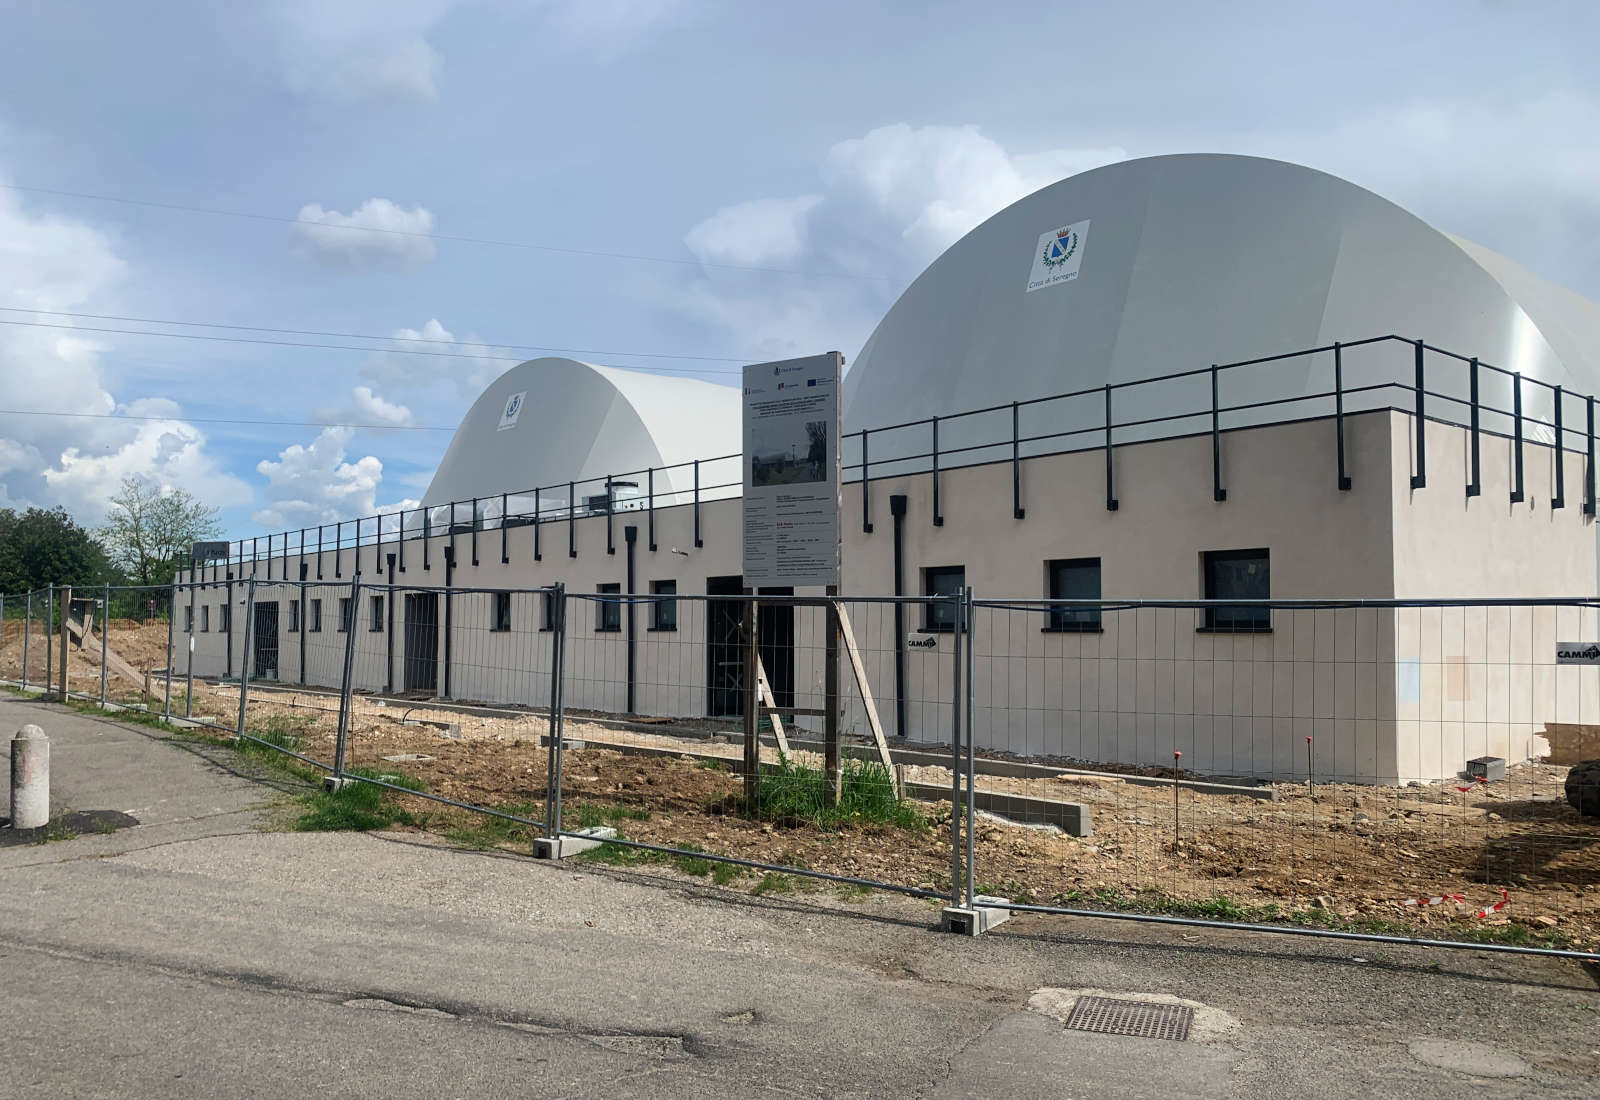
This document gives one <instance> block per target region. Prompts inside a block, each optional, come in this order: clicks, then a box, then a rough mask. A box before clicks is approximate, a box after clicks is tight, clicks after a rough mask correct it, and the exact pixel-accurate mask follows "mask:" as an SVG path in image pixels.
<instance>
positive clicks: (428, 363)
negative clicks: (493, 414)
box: [361, 318, 517, 398]
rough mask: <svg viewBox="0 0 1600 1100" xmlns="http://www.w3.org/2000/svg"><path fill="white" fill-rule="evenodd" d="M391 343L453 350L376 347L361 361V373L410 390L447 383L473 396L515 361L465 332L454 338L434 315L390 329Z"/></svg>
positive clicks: (377, 380)
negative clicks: (416, 324)
mask: <svg viewBox="0 0 1600 1100" xmlns="http://www.w3.org/2000/svg"><path fill="white" fill-rule="evenodd" d="M394 340H395V343H396V344H397V345H398V346H399V347H401V348H405V347H408V346H409V347H414V348H415V349H416V350H417V351H425V352H444V353H454V354H455V355H459V356H461V357H462V358H453V357H451V356H450V355H449V354H446V355H407V354H405V353H404V352H403V351H380V352H377V353H376V354H374V355H373V356H372V358H370V359H368V360H367V361H366V363H364V364H362V367H361V376H362V377H363V378H367V379H369V380H371V381H373V382H376V383H378V384H379V385H380V386H383V387H385V388H387V389H392V390H409V391H412V392H416V391H420V390H427V389H431V388H433V387H435V386H440V385H450V386H452V387H453V388H454V390H455V392H456V394H457V395H458V396H461V397H466V398H476V397H477V396H478V395H479V394H480V393H482V392H483V391H484V388H485V387H487V386H488V385H489V383H490V382H493V381H494V380H495V379H496V378H498V377H500V375H502V374H504V373H505V372H506V371H507V370H509V369H510V368H511V367H513V366H515V365H516V363H517V357H516V356H515V355H513V354H512V353H510V352H508V351H504V350H502V349H500V348H494V347H488V346H484V345H483V344H482V342H481V341H478V340H475V339H473V338H472V337H471V336H468V337H467V339H466V340H465V341H457V339H456V337H455V335H454V334H453V333H452V332H451V331H450V330H449V329H447V328H445V327H444V326H443V325H442V324H440V323H439V320H438V318H430V319H429V321H428V323H427V324H425V325H423V326H422V327H421V328H420V329H415V328H400V329H396V330H395V331H394Z"/></svg>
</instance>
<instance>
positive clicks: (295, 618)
mask: <svg viewBox="0 0 1600 1100" xmlns="http://www.w3.org/2000/svg"><path fill="white" fill-rule="evenodd" d="M299 629H300V601H299V600H290V601H289V633H290V634H293V633H295V632H296V631H298V630H299Z"/></svg>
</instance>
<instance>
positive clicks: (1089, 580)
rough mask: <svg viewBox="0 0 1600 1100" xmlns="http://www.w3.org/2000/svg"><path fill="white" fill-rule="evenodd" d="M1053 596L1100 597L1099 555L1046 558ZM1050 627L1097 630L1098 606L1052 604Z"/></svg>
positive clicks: (1084, 631) (1094, 598) (1061, 598)
mask: <svg viewBox="0 0 1600 1100" xmlns="http://www.w3.org/2000/svg"><path fill="white" fill-rule="evenodd" d="M1045 569H1046V571H1047V575H1048V577H1049V583H1050V598H1051V599H1052V600H1098V599H1099V598H1100V559H1099V558H1061V559H1058V560H1056V561H1050V562H1045ZM1046 629H1047V630H1054V631H1059V632H1062V633H1071V632H1078V633H1095V632H1097V631H1099V630H1100V629H1101V627H1100V609H1099V608H1098V607H1052V608H1051V609H1050V622H1049V625H1048V626H1047V627H1046Z"/></svg>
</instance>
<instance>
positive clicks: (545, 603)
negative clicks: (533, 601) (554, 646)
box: [539, 592, 556, 634]
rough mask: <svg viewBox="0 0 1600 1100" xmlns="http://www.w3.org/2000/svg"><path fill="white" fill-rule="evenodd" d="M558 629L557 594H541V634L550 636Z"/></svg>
mask: <svg viewBox="0 0 1600 1100" xmlns="http://www.w3.org/2000/svg"><path fill="white" fill-rule="evenodd" d="M555 628H556V594H555V593H554V592H541V593H539V632H540V633H541V634H548V633H549V632H550V631H552V630H554V629H555Z"/></svg>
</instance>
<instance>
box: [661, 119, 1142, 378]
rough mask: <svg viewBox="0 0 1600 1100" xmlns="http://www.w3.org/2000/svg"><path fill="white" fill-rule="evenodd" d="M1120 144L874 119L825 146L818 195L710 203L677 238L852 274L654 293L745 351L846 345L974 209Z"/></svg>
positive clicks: (724, 256)
mask: <svg viewBox="0 0 1600 1100" xmlns="http://www.w3.org/2000/svg"><path fill="white" fill-rule="evenodd" d="M1126 155H1127V154H1126V153H1125V152H1124V151H1123V150H1122V149H1120V148H1060V149H1047V150H1041V151H1037V152H1033V153H1028V154H1021V155H1018V154H1013V153H1010V152H1008V151H1007V150H1006V149H1005V148H1004V147H1003V146H1001V145H1000V144H999V143H997V142H995V141H993V140H992V139H990V138H988V137H985V136H984V135H983V134H982V133H981V132H980V131H979V130H978V128H977V127H975V126H925V127H921V128H913V127H911V126H908V125H906V124H904V123H898V124H895V125H892V126H883V127H880V128H878V129H876V130H872V131H871V132H869V133H867V134H865V135H863V136H862V137H859V138H852V139H850V140H848V141H841V142H839V143H838V144H837V145H835V146H833V147H832V148H831V149H830V150H829V151H828V153H827V155H826V156H825V157H824V158H823V160H822V163H821V165H820V166H819V176H820V179H821V183H822V189H821V192H820V194H809V195H801V196H795V197H791V198H765V199H756V200H753V201H750V202H743V203H739V204H737V205H733V206H728V207H725V208H723V209H722V210H719V211H718V212H717V213H715V214H713V215H712V216H711V217H709V218H707V219H705V220H704V221H702V222H700V223H699V224H697V225H696V226H694V227H693V228H692V229H690V230H689V232H688V233H687V234H686V235H685V237H684V241H685V243H686V244H687V245H688V246H689V248H690V249H691V250H692V251H693V252H694V253H695V255H697V256H699V257H700V258H701V259H703V260H706V261H707V262H715V263H734V264H744V265H749V266H780V265H781V266H783V267H792V268H796V269H801V270H806V271H816V272H839V273H847V274H848V275H850V276H858V277H841V278H831V279H830V278H814V279H809V280H806V281H804V282H800V281H797V280H788V279H785V281H783V282H781V283H779V282H775V281H773V280H752V279H750V278H745V277H741V278H737V279H730V278H721V277H717V275H716V274H715V273H712V272H708V273H707V274H706V276H705V277H704V278H702V279H700V280H698V281H697V282H695V283H693V284H692V285H690V286H689V287H688V288H683V287H681V286H672V285H668V284H666V283H665V282H661V283H657V284H656V286H655V289H654V293H655V294H656V296H658V297H659V298H661V299H662V300H664V301H666V302H668V303H669V304H671V305H673V306H674V307H676V308H677V309H679V310H680V311H682V312H685V313H687V314H689V315H691V316H693V317H696V318H698V319H700V320H703V321H707V322H709V323H711V324H713V325H715V326H716V327H718V328H722V329H725V330H727V331H729V332H730V333H731V334H732V335H733V337H734V339H735V340H736V346H737V347H738V348H739V349H740V350H741V351H742V352H744V353H745V354H748V355H750V356H752V357H755V356H761V357H779V356H784V355H801V354H809V353H812V352H817V351H823V350H826V349H828V348H838V349H840V350H843V351H845V352H847V353H853V352H854V350H855V349H856V348H858V347H859V346H860V345H861V343H863V342H864V341H865V340H866V337H867V335H868V334H869V333H870V332H871V331H872V327H873V325H874V324H876V322H877V319H878V318H879V317H880V316H881V315H882V312H883V310H884V309H885V308H887V307H888V305H889V304H890V302H891V301H892V300H893V297H892V296H893V294H894V293H896V292H897V288H898V287H900V286H903V285H904V284H905V282H906V281H907V280H909V279H910V278H911V277H912V276H914V275H915V274H916V273H917V272H918V271H920V270H921V269H922V267H923V266H924V265H926V264H927V263H928V262H929V261H931V260H932V259H933V258H934V257H936V256H937V255H938V254H939V253H940V252H942V251H943V250H944V249H946V248H948V247H949V246H950V245H951V244H953V243H954V242H955V241H956V240H957V239H958V238H959V237H961V236H962V235H963V234H964V233H966V232H967V231H969V230H971V229H972V228H974V227H975V226H977V224H978V223H979V222H981V221H983V220H984V219H985V218H987V217H989V216H990V215H992V214H994V213H996V212H998V211H999V210H1001V209H1002V208H1004V207H1005V206H1007V205H1009V204H1010V203H1012V202H1015V201H1016V200H1017V199H1020V198H1022V197H1023V196H1024V195H1026V194H1028V193H1030V192H1032V191H1035V190H1038V189H1039V188H1040V187H1044V186H1046V185H1047V184H1050V183H1053V182H1055V181H1056V180H1058V179H1061V178H1063V177H1065V176H1068V175H1072V174H1073V173H1075V172H1080V171H1083V170H1085V169H1088V168H1093V167H1096V166H1098V165H1102V164H1108V163H1111V162H1112V161H1116V160H1121V159H1123V158H1124V157H1125V156H1126Z"/></svg>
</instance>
